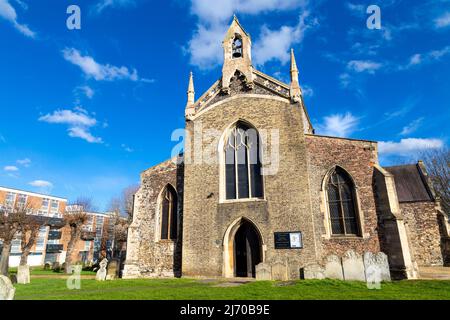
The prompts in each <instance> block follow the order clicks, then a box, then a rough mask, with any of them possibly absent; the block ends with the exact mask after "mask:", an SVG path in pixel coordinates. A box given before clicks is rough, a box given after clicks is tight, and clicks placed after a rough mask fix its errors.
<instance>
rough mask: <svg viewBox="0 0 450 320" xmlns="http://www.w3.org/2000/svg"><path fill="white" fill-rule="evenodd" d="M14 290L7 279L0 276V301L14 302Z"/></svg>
mask: <svg viewBox="0 0 450 320" xmlns="http://www.w3.org/2000/svg"><path fill="white" fill-rule="evenodd" d="M15 293H16V289H15V288H14V287H13V285H12V283H11V280H9V278H8V277H5V276H3V275H0V300H14V294H15Z"/></svg>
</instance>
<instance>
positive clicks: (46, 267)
mask: <svg viewBox="0 0 450 320" xmlns="http://www.w3.org/2000/svg"><path fill="white" fill-rule="evenodd" d="M51 268H52V265H51V264H50V263H49V262H46V263H45V264H44V270H50V269H51Z"/></svg>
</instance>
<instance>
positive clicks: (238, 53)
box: [232, 34, 243, 59]
mask: <svg viewBox="0 0 450 320" xmlns="http://www.w3.org/2000/svg"><path fill="white" fill-rule="evenodd" d="M232 49H233V59H236V58H242V56H243V54H242V37H241V36H240V35H238V34H237V35H236V36H235V37H234V40H233V48H232Z"/></svg>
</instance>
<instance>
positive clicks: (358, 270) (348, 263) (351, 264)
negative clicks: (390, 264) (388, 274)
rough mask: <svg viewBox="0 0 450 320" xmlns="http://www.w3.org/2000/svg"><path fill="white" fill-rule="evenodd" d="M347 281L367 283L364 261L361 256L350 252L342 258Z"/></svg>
mask: <svg viewBox="0 0 450 320" xmlns="http://www.w3.org/2000/svg"><path fill="white" fill-rule="evenodd" d="M342 268H343V270H344V279H345V280H348V281H349V280H355V281H366V275H365V269H364V261H363V258H362V257H361V255H360V254H358V253H355V252H354V251H353V250H348V251H347V252H346V253H345V255H344V257H342Z"/></svg>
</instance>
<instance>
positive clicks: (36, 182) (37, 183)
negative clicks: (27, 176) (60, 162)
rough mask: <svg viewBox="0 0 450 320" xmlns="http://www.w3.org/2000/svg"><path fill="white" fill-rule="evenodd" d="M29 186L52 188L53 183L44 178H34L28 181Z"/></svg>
mask: <svg viewBox="0 0 450 320" xmlns="http://www.w3.org/2000/svg"><path fill="white" fill-rule="evenodd" d="M28 184H29V185H30V186H33V187H37V188H52V187H53V183H51V182H49V181H45V180H34V181H31V182H29V183H28Z"/></svg>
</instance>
